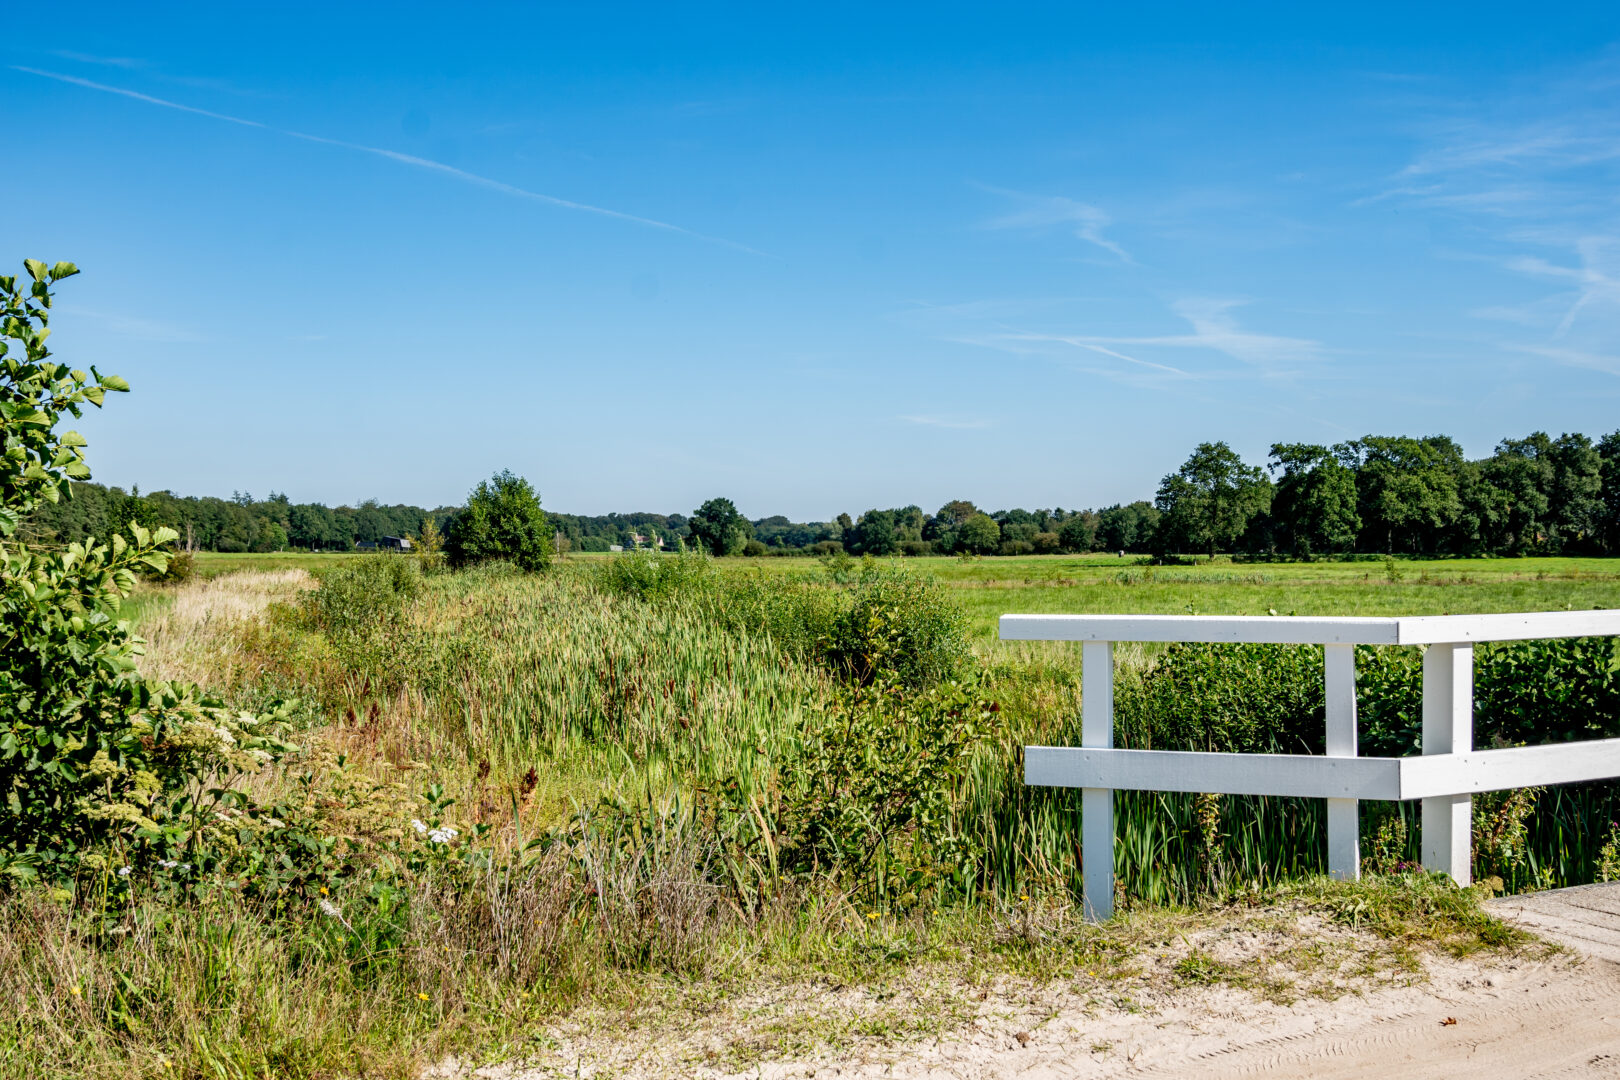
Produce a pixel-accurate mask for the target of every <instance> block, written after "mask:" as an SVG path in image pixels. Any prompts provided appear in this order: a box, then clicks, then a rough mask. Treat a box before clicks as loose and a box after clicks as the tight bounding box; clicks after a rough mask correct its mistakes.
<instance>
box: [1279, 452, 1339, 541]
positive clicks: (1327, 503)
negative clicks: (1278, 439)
mask: <svg viewBox="0 0 1620 1080" xmlns="http://www.w3.org/2000/svg"><path fill="white" fill-rule="evenodd" d="M1270 469H1271V471H1272V472H1273V473H1280V475H1279V476H1278V477H1277V490H1276V494H1275V496H1274V497H1273V499H1272V504H1271V517H1272V523H1273V534H1274V536H1275V538H1276V542H1277V544H1278V546H1279V547H1281V548H1282V549H1283V550H1284V551H1287V552H1288V553H1289V554H1292V555H1303V556H1309V555H1312V554H1317V553H1326V552H1344V551H1350V550H1351V549H1353V548H1354V547H1355V543H1356V534H1357V533H1359V532H1360V531H1361V517H1360V515H1359V514H1357V513H1356V474H1355V473H1353V472H1351V471H1350V469H1349V468H1347V467H1346V466H1345V465H1344V464H1343V463H1342V462H1341V461H1339V459H1338V458H1337V457H1335V456H1334V454H1333V452H1332V451H1330V450H1329V449H1328V448H1327V447H1325V446H1313V445H1308V444H1305V443H1274V444H1272V447H1271V465H1270Z"/></svg>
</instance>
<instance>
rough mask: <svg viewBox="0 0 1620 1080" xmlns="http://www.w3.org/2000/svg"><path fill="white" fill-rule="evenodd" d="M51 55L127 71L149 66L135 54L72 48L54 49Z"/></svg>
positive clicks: (80, 62)
mask: <svg viewBox="0 0 1620 1080" xmlns="http://www.w3.org/2000/svg"><path fill="white" fill-rule="evenodd" d="M51 55H52V56H59V57H61V58H62V59H63V60H72V61H74V62H75V63H79V64H95V65H97V66H99V67H115V68H123V69H124V70H125V71H137V70H139V69H141V68H144V67H146V66H147V64H146V61H145V60H137V59H136V58H135V57H133V56H92V55H91V54H90V53H82V52H74V51H72V50H71V49H54V50H52V52H51Z"/></svg>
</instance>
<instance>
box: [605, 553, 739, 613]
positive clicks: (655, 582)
mask: <svg viewBox="0 0 1620 1080" xmlns="http://www.w3.org/2000/svg"><path fill="white" fill-rule="evenodd" d="M715 577H716V575H715V573H714V569H713V565H712V563H711V561H710V559H709V556H708V555H706V554H704V553H703V552H702V551H696V550H694V551H682V552H681V553H679V554H677V555H660V554H658V553H657V552H655V551H626V552H623V553H622V554H619V555H615V556H614V557H613V558H611V559H608V560H606V561H605V562H603V563H602V564H601V565H600V566H598V567H597V571H596V581H597V584H598V586H599V587H600V588H601V589H602V590H603V591H605V592H609V593H613V594H615V595H618V596H633V597H635V598H636V599H637V600H645V601H648V602H656V601H670V600H675V599H678V598H685V599H688V600H696V599H698V593H699V592H700V591H701V590H705V589H712V588H713V587H714V582H715Z"/></svg>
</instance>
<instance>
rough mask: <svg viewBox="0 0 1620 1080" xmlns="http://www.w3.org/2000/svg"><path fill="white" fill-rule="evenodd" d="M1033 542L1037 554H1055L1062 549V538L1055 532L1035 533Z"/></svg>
mask: <svg viewBox="0 0 1620 1080" xmlns="http://www.w3.org/2000/svg"><path fill="white" fill-rule="evenodd" d="M1034 544H1035V554H1037V555H1056V554H1057V553H1058V552H1060V551H1062V550H1063V538H1062V537H1061V536H1059V535H1058V534H1057V533H1055V532H1038V533H1036V534H1035V540H1034Z"/></svg>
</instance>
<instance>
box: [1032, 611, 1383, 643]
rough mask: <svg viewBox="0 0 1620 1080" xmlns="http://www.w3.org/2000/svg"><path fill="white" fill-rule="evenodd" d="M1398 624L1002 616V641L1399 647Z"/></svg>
mask: <svg viewBox="0 0 1620 1080" xmlns="http://www.w3.org/2000/svg"><path fill="white" fill-rule="evenodd" d="M1396 636H1397V627H1396V620H1395V619H1361V618H1345V619H1313V618H1303V617H1295V616H1286V615H1284V616H1276V617H1272V616H1252V615H1242V616H1230V617H1228V616H1215V615H1003V616H1002V617H1001V637H1002V639H1003V640H1004V641H1216V642H1278V643H1284V644H1290V643H1291V644H1303V645H1321V644H1325V643H1328V642H1335V643H1346V644H1354V643H1359V644H1365V645H1394V644H1396Z"/></svg>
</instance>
